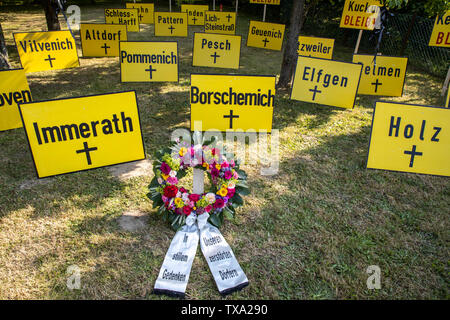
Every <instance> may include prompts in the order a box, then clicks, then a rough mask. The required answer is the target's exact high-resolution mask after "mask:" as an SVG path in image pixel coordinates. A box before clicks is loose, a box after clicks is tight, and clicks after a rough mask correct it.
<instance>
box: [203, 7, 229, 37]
mask: <svg viewBox="0 0 450 320" xmlns="http://www.w3.org/2000/svg"><path fill="white" fill-rule="evenodd" d="M205 32H206V33H223V34H235V33H236V12H218V11H206V12H205Z"/></svg>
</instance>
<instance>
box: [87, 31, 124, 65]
mask: <svg viewBox="0 0 450 320" xmlns="http://www.w3.org/2000/svg"><path fill="white" fill-rule="evenodd" d="M80 38H81V51H82V52H83V57H117V56H119V41H127V27H126V26H124V25H120V24H87V23H82V24H80Z"/></svg>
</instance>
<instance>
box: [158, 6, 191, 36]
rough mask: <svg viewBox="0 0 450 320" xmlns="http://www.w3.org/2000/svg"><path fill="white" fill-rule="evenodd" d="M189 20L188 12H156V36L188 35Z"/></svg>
mask: <svg viewBox="0 0 450 320" xmlns="http://www.w3.org/2000/svg"><path fill="white" fill-rule="evenodd" d="M187 21H188V18H187V13H186V12H155V36H157V37H187V35H188V23H187Z"/></svg>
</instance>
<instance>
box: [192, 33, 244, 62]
mask: <svg viewBox="0 0 450 320" xmlns="http://www.w3.org/2000/svg"><path fill="white" fill-rule="evenodd" d="M240 54H241V36H232V35H227V34H213V33H198V32H196V33H195V34H194V53H193V59H192V65H193V66H197V67H214V68H232V69H239V58H240Z"/></svg>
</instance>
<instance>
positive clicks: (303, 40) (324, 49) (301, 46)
mask: <svg viewBox="0 0 450 320" xmlns="http://www.w3.org/2000/svg"><path fill="white" fill-rule="evenodd" d="M333 48H334V39H329V38H316V37H306V36H299V37H298V55H300V56H307V57H314V58H323V59H331V58H332V57H333Z"/></svg>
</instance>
